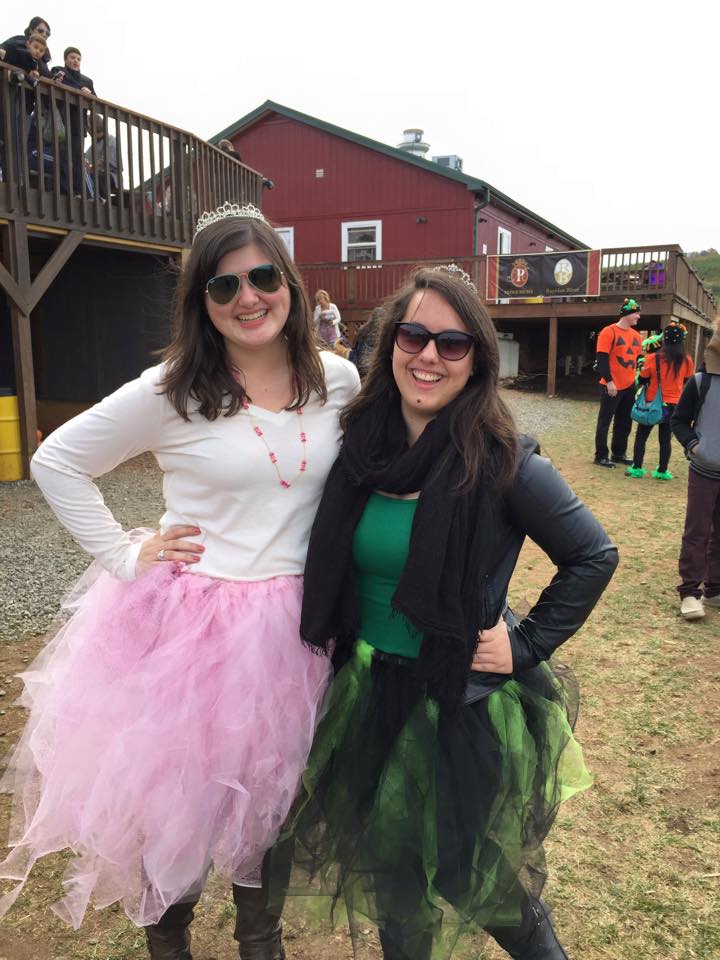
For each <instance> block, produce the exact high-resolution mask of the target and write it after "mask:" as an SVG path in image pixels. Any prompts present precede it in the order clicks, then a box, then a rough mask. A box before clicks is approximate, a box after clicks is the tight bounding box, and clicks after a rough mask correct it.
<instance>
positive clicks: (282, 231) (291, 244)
mask: <svg viewBox="0 0 720 960" xmlns="http://www.w3.org/2000/svg"><path fill="white" fill-rule="evenodd" d="M275 233H277V235H278V236H279V237H280V238H281V239H282V241H283V243H284V244H285V246H286V247H287V252H288V253H289V254H290V258H291V259H294V258H295V227H275Z"/></svg>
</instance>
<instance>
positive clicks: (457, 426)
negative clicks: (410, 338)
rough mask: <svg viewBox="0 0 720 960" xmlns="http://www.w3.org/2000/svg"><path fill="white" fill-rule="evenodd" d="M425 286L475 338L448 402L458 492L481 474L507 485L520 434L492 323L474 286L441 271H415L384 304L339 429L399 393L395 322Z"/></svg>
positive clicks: (512, 469)
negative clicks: (502, 381) (461, 382)
mask: <svg viewBox="0 0 720 960" xmlns="http://www.w3.org/2000/svg"><path fill="white" fill-rule="evenodd" d="M426 290H434V291H435V292H436V293H438V294H439V295H440V296H441V297H442V298H443V300H445V302H446V303H447V304H449V306H451V307H452V308H453V310H454V311H455V312H456V313H457V314H458V316H459V317H460V319H461V320H462V322H463V324H464V325H465V327H466V329H467V330H468V332H469V333H472V334H473V336H474V337H475V365H474V370H473V373H472V375H471V377H470V379H469V380H468V382H467V384H466V385H465V387H464V389H463V390H462V391H461V393H460V394H459V395H458V396H457V397H456V399H455V400H453V401H452V411H451V418H450V437H451V439H452V442H453V445H454V446H455V448H456V449H457V451H458V452H459V453H460V455H461V456H462V458H463V461H464V473H463V476H462V479H461V481H460V485H459V487H458V492H459V493H464V492H466V491H468V490H470V489H471V488H472V487H473V486H474V484H475V483H476V482H477V480H478V479H479V477H480V475H481V473H482V474H483V479H488V480H490V481H491V484H492V485H493V486H495V487H496V488H502V487H505V486H507V485H508V484H509V483H510V482H511V481H512V479H513V477H514V475H515V470H516V466H517V454H518V435H517V429H516V427H515V422H514V420H513V416H512V414H511V413H510V410H509V409H508V407H507V405H506V404H505V402H504V401H503V400H502V398H501V397H500V395H499V393H498V375H499V372H500V352H499V349H498V344H497V336H496V334H495V327H494V326H493V322H492V320H491V319H490V315H489V314H488V312H487V310H486V309H485V307H484V306H483V305H482V303H481V302H480V299H479V297H478V296H477V294H476V293H475V292H474V290H473V289H472V288H471V287H469V286H468V285H467V284H466V283H464V282H463V280H461V279H459V278H457V277H454V276H452V275H451V274H450V273H448V272H446V271H444V270H434V269H432V268H427V267H423V268H421V269H419V270H417V271H416V272H415V273H414V274H413V275H412V276H411V277H410V278H409V279H408V280H407V282H406V283H405V284H404V285H403V286H402V287H401V288H400V289H399V290H398V291H397V292H396V293H394V294H393V295H392V296H391V297H390V298H389V300H387V301H386V303H385V304H384V306H383V314H382V320H381V325H380V329H379V332H378V335H377V341H376V347H375V352H374V354H373V357H372V360H371V362H370V369H369V370H368V375H367V379H366V380H365V382H364V384H363V387H362V390H361V391H360V393H359V394H358V395H357V397H356V398H355V399H354V400H353V401H351V403H349V404H348V406H347V407H346V408H345V410H344V411H343V413H342V416H341V423H342V426H343V429H347V428H348V427H350V426H351V425H352V423H353V421H354V420H355V419H356V418H357V417H358V416H359V414H360V413H362V411H363V410H364V409H365V408H366V407H368V406H370V405H371V404H373V403H375V402H382V400H383V398H386V399H387V398H389V397H397V396H398V393H399V391H398V388H397V385H396V383H395V378H394V377H393V372H392V354H393V349H394V334H395V324H396V323H398V322H399V321H401V320H404V319H409V318H408V317H407V311H408V307H409V305H410V301H411V299H412V297H413V296H414V295H415V294H416V293H418V292H420V293H422V292H424V291H426Z"/></svg>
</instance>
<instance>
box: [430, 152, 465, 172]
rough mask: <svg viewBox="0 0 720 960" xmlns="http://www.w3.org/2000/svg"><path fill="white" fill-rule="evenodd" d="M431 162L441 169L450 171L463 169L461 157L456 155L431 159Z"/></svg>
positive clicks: (451, 154) (450, 154)
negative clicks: (444, 168)
mask: <svg viewBox="0 0 720 960" xmlns="http://www.w3.org/2000/svg"><path fill="white" fill-rule="evenodd" d="M432 162H433V163H437V164H438V166H441V167H449V168H450V169H451V170H462V167H463V162H462V157H459V156H458V155H457V154H456V153H449V154H446V155H445V156H443V157H433V158H432Z"/></svg>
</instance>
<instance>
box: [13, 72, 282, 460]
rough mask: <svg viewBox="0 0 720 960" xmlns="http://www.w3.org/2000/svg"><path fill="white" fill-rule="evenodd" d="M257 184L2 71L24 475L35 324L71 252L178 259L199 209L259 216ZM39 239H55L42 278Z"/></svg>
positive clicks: (152, 123) (197, 145) (158, 124)
mask: <svg viewBox="0 0 720 960" xmlns="http://www.w3.org/2000/svg"><path fill="white" fill-rule="evenodd" d="M33 102H34V110H33ZM98 124H99V125H100V126H101V127H102V131H103V134H104V138H103V139H104V140H105V142H106V143H108V142H109V141H110V138H114V140H115V144H116V157H117V162H116V166H115V167H114V168H113V169H111V168H110V166H109V164H103V163H102V162H101V156H98V142H99V141H98V138H97V137H96V136H94V135H93V136H89V135H88V134H87V133H86V131H94V130H95V129H96V128H97V125H98ZM86 151H88V155H87V157H86V156H85V153H86ZM108 154H109V151H108ZM262 180H263V178H262V175H261V174H260V173H258V172H257V171H255V170H252V169H251V168H249V167H247V166H245V165H244V164H242V163H240V162H239V161H238V160H236V159H235V158H233V157H231V156H229V155H228V154H226V153H223V152H222V151H221V150H219V149H218V148H217V147H215V146H213V145H212V144H209V143H207V142H206V141H204V140H202V139H200V138H199V137H197V136H195V135H194V134H192V133H189V132H188V131H186V130H181V129H179V128H177V127H173V126H170V125H169V124H167V123H163V122H162V121H160V120H155V119H153V118H152V117H147V116H145V115H143V114H140V113H137V112H135V111H133V110H130V109H128V108H127V107H122V106H119V105H118V104H115V103H110V102H108V101H105V100H101V99H99V98H97V97H93V96H85V95H83V94H80V93H79V92H78V91H75V90H72V89H71V88H69V87H65V86H62V85H59V84H57V83H55V82H51V81H47V80H40V81H39V82H38V83H37V86H36V87H32V86H31V85H30V84H29V83H28V82H27V81H25V80H23V79H22V78H21V75H20V74H19V73H18V71H15V70H12V69H11V68H10V67H8V66H7V65H6V64H4V63H2V62H0V241H1V243H2V256H1V258H0V287H2V289H3V290H4V292H5V293H6V294H7V297H8V301H9V303H10V315H11V330H12V342H13V356H14V370H15V380H16V389H17V394H18V401H19V408H20V421H21V434H22V444H23V458H24V461H25V463H26V465H27V463H28V462H29V458H30V456H31V455H32V453H33V452H34V450H35V447H36V442H37V441H36V426H37V424H36V406H35V404H36V399H35V382H34V374H33V352H32V341H31V324H30V314H31V313H32V311H33V309H34V308H35V307H36V306H37V304H38V302H39V301H40V299H41V298H42V296H43V295H44V294H45V292H46V291H47V289H48V287H49V286H50V284H51V283H52V282H53V280H54V279H55V278H56V277H57V275H58V274H59V273H60V271H61V270H62V269H63V266H64V265H65V264H66V263H67V261H68V259H69V257H70V256H71V255H72V254H73V252H74V251H75V250H76V249H77V248H78V247H79V246H80V244H83V243H85V244H87V243H90V244H103V245H110V246H114V247H116V248H124V249H128V248H134V249H137V250H140V251H147V252H149V253H156V254H157V253H160V254H165V255H170V256H173V255H175V256H180V255H181V254H182V251H183V250H185V249H187V248H189V246H190V244H191V242H192V236H193V229H194V225H195V222H196V221H197V219H198V216H199V215H200V213H201V212H202V211H204V210H212V209H215V208H216V207H218V206H219V205H220V204H222V203H224V202H225V201H230V202H237V203H254V204H255V205H256V206H258V207H260V206H261V197H262ZM35 236H44V237H45V238H48V237H51V238H57V241H56V242H57V246H56V247H55V249H54V252H53V253H52V256H51V257H50V258H49V259H48V260H47V262H45V264H44V265H43V267H42V269H40V271H39V272H38V273H37V275H33V273H32V269H31V257H30V247H31V242H32V238H33V237H35Z"/></svg>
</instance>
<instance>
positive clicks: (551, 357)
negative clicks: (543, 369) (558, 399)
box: [546, 317, 558, 397]
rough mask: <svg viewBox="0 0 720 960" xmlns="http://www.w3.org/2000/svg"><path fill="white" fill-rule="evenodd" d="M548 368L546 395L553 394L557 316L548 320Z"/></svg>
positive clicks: (555, 370)
mask: <svg viewBox="0 0 720 960" xmlns="http://www.w3.org/2000/svg"><path fill="white" fill-rule="evenodd" d="M548 324H549V328H548V368H547V391H546V392H547V395H548V396H549V397H554V396H555V379H556V373H557V346H558V318H557V317H550V318H549V320H548Z"/></svg>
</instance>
